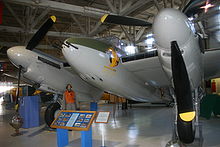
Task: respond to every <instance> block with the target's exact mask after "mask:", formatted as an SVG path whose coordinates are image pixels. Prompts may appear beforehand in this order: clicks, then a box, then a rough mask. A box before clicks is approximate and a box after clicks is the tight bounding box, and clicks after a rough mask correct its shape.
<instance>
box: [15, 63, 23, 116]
mask: <svg viewBox="0 0 220 147" xmlns="http://www.w3.org/2000/svg"><path fill="white" fill-rule="evenodd" d="M21 69H22V66H21V65H19V68H18V86H17V92H16V101H15V110H16V112H18V107H19V101H18V98H19V95H20V90H19V88H20V81H21Z"/></svg>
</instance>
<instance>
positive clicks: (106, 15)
mask: <svg viewBox="0 0 220 147" xmlns="http://www.w3.org/2000/svg"><path fill="white" fill-rule="evenodd" d="M107 17H108V14H105V15H103V16H102V18H101V22H102V23H103V22H104V21H105V19H106V18H107Z"/></svg>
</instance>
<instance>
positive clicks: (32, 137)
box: [0, 104, 220, 147]
mask: <svg viewBox="0 0 220 147" xmlns="http://www.w3.org/2000/svg"><path fill="white" fill-rule="evenodd" d="M99 110H107V111H112V110H113V105H106V104H105V105H99ZM171 114H172V109H171V108H167V107H158V106H157V107H150V106H147V105H143V104H142V105H138V106H134V107H133V108H132V109H128V110H126V111H125V110H117V111H116V113H115V116H116V117H115V119H114V117H113V115H111V118H110V121H109V123H108V124H105V125H101V124H93V128H92V129H93V146H94V147H100V146H101V145H102V132H103V133H104V140H105V146H106V147H164V146H165V144H166V143H167V141H169V139H170V138H171V120H172V116H171ZM11 116H12V110H7V109H6V108H5V105H0V146H1V147H14V146H16V147H55V146H56V132H55V131H49V130H48V129H47V128H46V127H45V125H44V124H43V123H42V125H41V126H40V127H37V128H32V129H21V132H22V133H23V135H22V136H19V137H11V134H12V133H13V132H14V130H13V129H12V128H11V127H10V126H9V124H8V122H9V119H10V118H11ZM202 121H203V135H204V138H205V141H204V147H220V139H219V137H220V119H218V118H211V119H210V120H202ZM69 140H70V145H68V146H74V147H80V132H74V131H69Z"/></svg>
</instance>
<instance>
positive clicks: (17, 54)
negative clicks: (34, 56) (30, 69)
mask: <svg viewBox="0 0 220 147" xmlns="http://www.w3.org/2000/svg"><path fill="white" fill-rule="evenodd" d="M27 52H28V50H27V49H25V47H24V46H15V47H11V48H9V49H8V50H7V55H8V58H9V59H10V61H11V62H12V63H13V64H14V65H15V66H19V65H21V66H22V67H25V68H26V67H27V66H28V65H29V64H30V61H29V59H30V58H31V57H30V56H28V53H27Z"/></svg>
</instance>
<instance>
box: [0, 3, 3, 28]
mask: <svg viewBox="0 0 220 147" xmlns="http://www.w3.org/2000/svg"><path fill="white" fill-rule="evenodd" d="M2 16H3V2H2V1H1V0H0V24H2Z"/></svg>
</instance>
